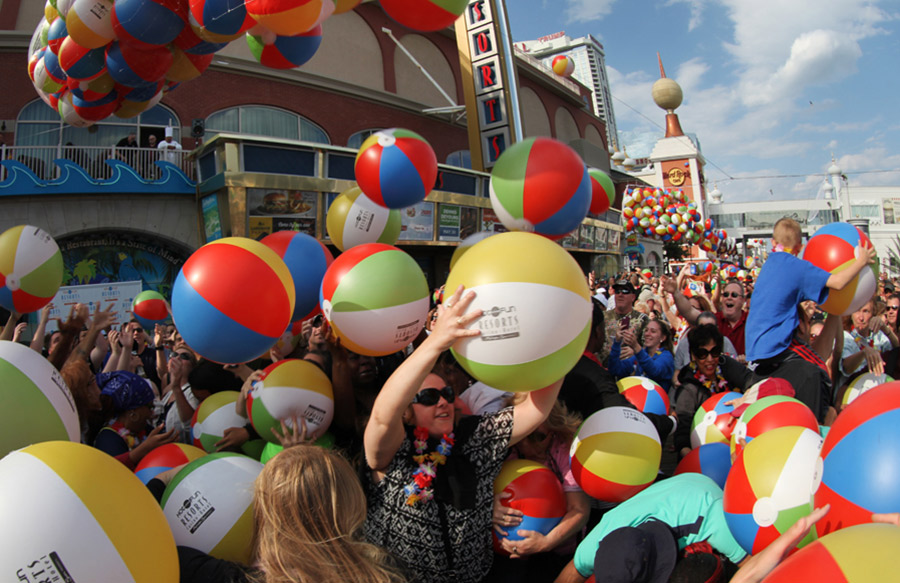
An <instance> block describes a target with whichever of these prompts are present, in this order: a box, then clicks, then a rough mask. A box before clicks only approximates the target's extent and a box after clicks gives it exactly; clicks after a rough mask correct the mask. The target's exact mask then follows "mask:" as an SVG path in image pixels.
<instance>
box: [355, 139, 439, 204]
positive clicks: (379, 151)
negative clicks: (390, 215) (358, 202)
mask: <svg viewBox="0 0 900 583" xmlns="http://www.w3.org/2000/svg"><path fill="white" fill-rule="evenodd" d="M353 170H354V172H355V174H356V182H357V184H358V185H359V187H360V188H361V189H362V191H363V192H364V193H366V196H368V197H369V198H370V199H372V201H373V202H374V203H375V204H380V205H381V206H386V207H387V208H391V209H402V208H406V207H408V206H412V205H414V204H416V203H417V202H421V201H423V200H425V197H426V196H428V193H429V192H431V189H432V188H434V182H435V180H437V170H438V169H437V157H436V156H435V154H434V150H432V149H431V145H430V144H429V143H428V142H426V141H425V138H423V137H422V136H420V135H419V134H417V133H415V132H412V131H410V130H404V129H400V128H393V129H388V130H381V131H379V132H375V133H374V134H372V135H371V136H369V137H368V138H366V141H364V142H363V143H362V145H361V146H360V147H359V152H358V153H357V154H356V162H355V165H354V168H353Z"/></svg>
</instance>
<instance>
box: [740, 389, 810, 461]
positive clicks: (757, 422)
mask: <svg viewBox="0 0 900 583" xmlns="http://www.w3.org/2000/svg"><path fill="white" fill-rule="evenodd" d="M788 426H793V427H806V428H807V429H810V430H812V431H815V432H818V431H819V423H818V421H816V416H815V415H814V414H813V412H812V410H810V408H809V407H807V406H806V405H805V404H804V403H803V402H801V401H798V400H797V399H795V398H793V397H785V396H784V395H773V396H771V397H763V398H762V399H759V400H757V401H756V402H755V403H753V404H751V405H750V406H749V407H747V409H745V410H744V412H743V413H741V416H740V418H739V419H738V421H737V423H736V424H735V425H734V431H733V432H732V433H731V440H730V445H731V451H740V450H741V445H740V443H739V441H740V440H741V439H744V440H745V441H746V442H747V443H750V442H751V441H752V440H753V439H755V438H757V437H759V436H760V435H762V434H764V433H766V432H767V431H771V430H772V429H775V428H778V427H788Z"/></svg>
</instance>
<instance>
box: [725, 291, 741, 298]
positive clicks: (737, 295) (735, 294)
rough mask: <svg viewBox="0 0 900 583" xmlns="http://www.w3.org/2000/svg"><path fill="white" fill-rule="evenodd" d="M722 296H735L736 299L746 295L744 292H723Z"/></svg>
mask: <svg viewBox="0 0 900 583" xmlns="http://www.w3.org/2000/svg"><path fill="white" fill-rule="evenodd" d="M722 297H723V298H735V299H737V298H742V297H744V294H739V293H737V292H722Z"/></svg>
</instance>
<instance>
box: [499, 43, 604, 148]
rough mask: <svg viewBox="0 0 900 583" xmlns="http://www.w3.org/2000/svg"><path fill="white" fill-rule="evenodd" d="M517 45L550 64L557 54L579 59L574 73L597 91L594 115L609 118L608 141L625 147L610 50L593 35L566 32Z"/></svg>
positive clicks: (578, 78)
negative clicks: (608, 73) (608, 70)
mask: <svg viewBox="0 0 900 583" xmlns="http://www.w3.org/2000/svg"><path fill="white" fill-rule="evenodd" d="M515 45H516V48H517V49H519V50H520V51H522V52H524V53H528V54H529V55H531V56H532V57H535V58H536V59H539V60H541V61H542V62H544V63H545V64H546V65H547V66H548V67H549V66H551V64H552V62H553V59H554V58H555V57H556V56H557V55H566V56H567V57H570V58H571V59H572V60H573V61H574V62H575V71H574V72H573V73H572V77H574V78H575V79H576V80H577V81H578V82H580V83H581V84H583V85H585V86H587V87H589V88H591V89H592V90H593V92H594V115H596V116H597V117H599V118H600V119H602V120H603V121H604V122H606V139H607V141H608V144H609V145H610V146H612V147H613V148H614V149H615V150H616V151H618V150H620V149H621V148H620V147H619V138H618V133H617V131H616V114H615V112H614V111H613V106H612V93H610V91H609V78H608V77H607V76H606V53H604V51H603V45H602V44H600V41H598V40H597V39H595V38H594V37H593V36H591V35H587V36H583V37H581V38H575V39H573V38H572V37H570V36H568V35H567V34H566V33H565V32H557V33H554V34H551V35H547V36H542V37H541V38H539V39H536V40H528V41H521V42H517V43H515Z"/></svg>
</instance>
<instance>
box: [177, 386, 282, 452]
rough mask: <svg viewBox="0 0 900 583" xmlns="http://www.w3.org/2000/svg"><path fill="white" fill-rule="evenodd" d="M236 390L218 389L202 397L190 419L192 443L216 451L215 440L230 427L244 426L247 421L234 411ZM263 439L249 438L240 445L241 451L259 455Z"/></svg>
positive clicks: (263, 442)
mask: <svg viewBox="0 0 900 583" xmlns="http://www.w3.org/2000/svg"><path fill="white" fill-rule="evenodd" d="M240 395H241V394H240V392H238V391H219V392H218V393H213V394H212V395H210V396H208V397H206V398H205V399H203V401H201V402H200V405H199V406H198V407H197V410H196V411H194V417H193V418H192V419H191V437H193V438H194V445H195V446H197V447H199V448H202V449H203V450H204V451H206V452H207V453H214V452H215V451H216V442H218V441H219V440H221V439H222V437H223V436H224V435H225V430H226V429H228V428H230V427H244V426H246V425H247V423H248V421H247V419H246V418H245V417H241V416H240V415H238V414H237V412H236V411H235V405H234V404H235V402H236V401H237V400H238V397H240ZM264 446H265V441H263V440H261V439H257V440H251V441H248V442H247V443H245V444H244V445H243V446H242V447H241V451H242V452H244V453H245V454H247V455H249V456H251V457H259V454H260V453H262V448H263V447H264Z"/></svg>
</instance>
